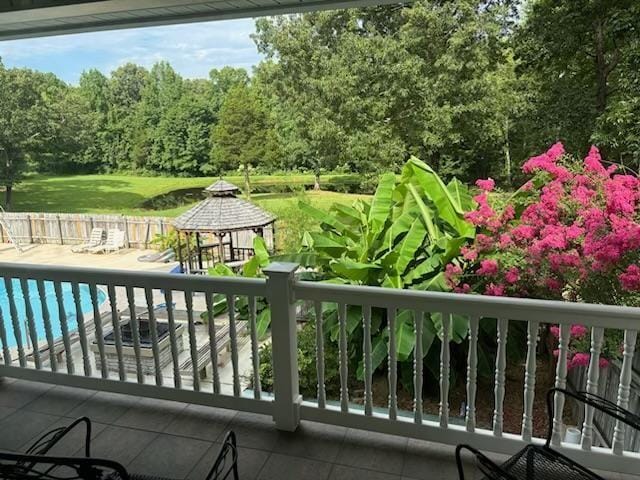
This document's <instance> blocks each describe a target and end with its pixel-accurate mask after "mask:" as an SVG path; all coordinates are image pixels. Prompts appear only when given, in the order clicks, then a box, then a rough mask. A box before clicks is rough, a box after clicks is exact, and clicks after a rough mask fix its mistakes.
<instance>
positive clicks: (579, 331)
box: [571, 325, 589, 338]
mask: <svg viewBox="0 0 640 480" xmlns="http://www.w3.org/2000/svg"><path fill="white" fill-rule="evenodd" d="M587 333H589V329H588V328H587V327H585V326H584V325H571V336H572V337H576V338H581V337H584V336H585V335H586V334H587Z"/></svg>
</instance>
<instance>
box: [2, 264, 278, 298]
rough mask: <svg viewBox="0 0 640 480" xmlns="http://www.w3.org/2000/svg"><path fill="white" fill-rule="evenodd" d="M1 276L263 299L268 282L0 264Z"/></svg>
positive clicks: (254, 279)
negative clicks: (253, 296)
mask: <svg viewBox="0 0 640 480" xmlns="http://www.w3.org/2000/svg"><path fill="white" fill-rule="evenodd" d="M0 277H7V278H28V279H34V280H52V281H60V282H78V283H95V284H97V285H107V284H111V285H117V286H129V287H139V288H162V289H171V290H184V291H193V292H214V293H223V294H229V295H233V294H235V295H255V296H264V295H265V293H266V280H265V279H260V278H241V277H210V276H206V275H181V274H173V273H162V272H149V271H134V270H116V269H98V268H86V267H63V266H52V265H33V264H21V263H2V262H0Z"/></svg>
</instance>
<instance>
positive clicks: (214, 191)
mask: <svg viewBox="0 0 640 480" xmlns="http://www.w3.org/2000/svg"><path fill="white" fill-rule="evenodd" d="M204 191H205V192H206V193H207V195H209V196H210V197H227V196H235V195H236V193H238V192H239V191H240V189H239V188H238V187H236V186H235V185H234V184H233V183H229V182H227V181H226V180H223V179H222V177H220V180H217V181H216V182H214V183H212V184H211V185H209V186H208V187H207V188H205V189H204Z"/></svg>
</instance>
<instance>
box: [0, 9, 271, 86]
mask: <svg viewBox="0 0 640 480" xmlns="http://www.w3.org/2000/svg"><path fill="white" fill-rule="evenodd" d="M253 32H254V21H253V20H252V19H241V20H227V21H215V22H202V23H189V24H183V25H171V26H162V27H145V28H135V29H127V30H112V31H107V32H91V33H79V34H74V35H61V36H56V37H44V38H33V39H24V40H11V41H2V42H0V58H2V61H3V63H4V64H5V66H7V67H27V68H32V69H34V70H40V71H43V72H53V73H55V74H56V75H57V76H58V77H60V78H61V79H63V80H65V81H66V82H69V83H72V84H76V83H78V80H79V78H80V74H81V73H82V71H83V70H87V69H89V68H97V69H98V70H100V71H101V72H103V73H104V74H105V75H107V74H109V73H110V72H111V71H113V70H114V69H116V68H117V67H118V66H120V65H122V64H124V63H127V62H134V63H137V64H139V65H143V66H146V67H150V66H151V65H153V64H154V63H155V62H157V61H160V60H166V61H168V62H170V63H171V65H172V66H173V67H174V68H175V69H176V70H177V71H178V72H179V73H180V74H181V75H182V76H184V77H187V78H198V77H207V76H208V74H209V70H211V69H212V68H220V67H223V66H225V65H229V66H233V67H244V68H246V69H247V70H249V72H250V71H251V67H252V66H253V65H256V64H257V63H258V62H259V61H260V54H259V53H258V51H257V49H256V46H255V44H254V43H253V41H252V40H251V38H250V35H251V33H253Z"/></svg>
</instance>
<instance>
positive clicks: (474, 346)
mask: <svg viewBox="0 0 640 480" xmlns="http://www.w3.org/2000/svg"><path fill="white" fill-rule="evenodd" d="M479 324H480V319H479V318H478V317H477V316H475V315H474V316H472V317H471V318H470V319H469V353H468V357H467V412H466V413H467V415H466V420H465V425H466V428H467V431H468V432H474V431H475V429H476V391H477V388H478V325H479Z"/></svg>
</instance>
